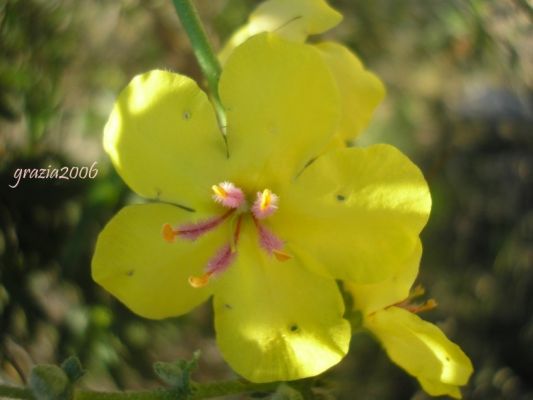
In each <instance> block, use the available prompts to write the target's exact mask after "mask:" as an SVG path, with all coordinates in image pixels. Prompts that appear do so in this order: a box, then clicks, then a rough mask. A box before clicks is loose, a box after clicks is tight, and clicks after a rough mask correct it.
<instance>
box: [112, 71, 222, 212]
mask: <svg viewBox="0 0 533 400" xmlns="http://www.w3.org/2000/svg"><path fill="white" fill-rule="evenodd" d="M104 148H105V150H106V151H107V153H108V154H109V155H110V157H111V160H112V161H113V164H114V165H115V168H116V169H117V171H118V173H119V174H120V176H121V177H122V178H123V179H124V181H125V182H126V183H127V184H128V185H129V186H130V187H131V188H132V189H133V190H134V191H135V192H137V193H138V194H139V195H141V196H143V197H147V198H158V199H161V200H165V201H172V202H176V203H179V204H181V205H184V206H187V207H192V208H195V207H198V206H199V205H200V204H202V202H205V201H206V200H210V193H211V192H210V188H211V185H213V184H215V183H218V182H220V181H221V180H222V177H224V174H223V171H224V167H225V164H226V162H227V160H226V150H225V145H224V140H223V137H222V134H221V133H220V130H219V129H218V125H217V120H216V117H215V113H214V111H213V108H212V106H211V104H210V103H209V100H208V98H207V96H206V94H205V93H204V92H203V91H202V90H200V88H199V87H198V86H197V85H196V83H195V82H194V81H193V80H191V79H189V78H187V77H185V76H183V75H178V74H174V73H171V72H166V71H157V70H154V71H150V72H147V73H145V74H142V75H138V76H136V77H135V78H133V80H132V81H131V82H130V83H129V84H128V86H127V87H126V88H125V89H124V90H123V91H122V93H121V94H120V96H119V97H118V99H117V101H116V103H115V106H114V107H113V111H112V112H111V116H110V117H109V120H108V122H107V124H106V126H105V130H104ZM209 203H211V202H209Z"/></svg>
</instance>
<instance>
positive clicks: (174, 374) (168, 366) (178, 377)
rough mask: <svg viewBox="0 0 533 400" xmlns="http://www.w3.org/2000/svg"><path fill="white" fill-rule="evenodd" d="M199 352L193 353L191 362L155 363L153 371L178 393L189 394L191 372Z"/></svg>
mask: <svg viewBox="0 0 533 400" xmlns="http://www.w3.org/2000/svg"><path fill="white" fill-rule="evenodd" d="M199 358H200V351H195V352H194V354H193V357H192V359H191V360H178V361H175V362H172V363H167V362H162V361H159V362H156V363H155V364H154V371H155V373H156V374H157V376H159V378H161V380H162V381H163V382H165V383H166V384H168V385H170V386H172V387H174V388H176V389H178V391H179V393H182V394H190V393H191V392H192V388H191V378H190V375H191V372H192V371H193V370H194V369H195V368H196V367H197V366H198V359H199Z"/></svg>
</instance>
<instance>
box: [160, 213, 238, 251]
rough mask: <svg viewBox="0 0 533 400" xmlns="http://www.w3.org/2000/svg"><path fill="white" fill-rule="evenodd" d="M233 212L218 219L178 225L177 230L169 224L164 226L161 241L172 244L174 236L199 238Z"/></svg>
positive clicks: (188, 238)
mask: <svg viewBox="0 0 533 400" xmlns="http://www.w3.org/2000/svg"><path fill="white" fill-rule="evenodd" d="M234 211H235V210H234V209H232V210H229V211H228V212H226V213H225V214H224V215H221V216H219V217H214V218H209V219H207V220H205V221H200V222H196V223H192V224H184V225H180V226H178V227H177V228H173V227H172V226H171V225H170V224H164V225H163V229H162V232H161V233H162V235H163V239H165V240H166V241H167V242H169V243H172V242H174V241H175V240H176V236H180V237H182V238H183V239H187V240H192V241H194V240H196V239H198V238H199V237H200V236H202V235H204V234H206V233H207V232H209V231H211V230H213V229H215V228H216V227H217V226H218V225H220V224H221V223H222V222H224V221H225V220H226V218H228V217H229V216H230V215H231V214H232V213H233V212H234Z"/></svg>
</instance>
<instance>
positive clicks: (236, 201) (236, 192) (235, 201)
mask: <svg viewBox="0 0 533 400" xmlns="http://www.w3.org/2000/svg"><path fill="white" fill-rule="evenodd" d="M211 189H213V193H214V194H213V200H215V201H216V202H217V203H220V204H222V205H223V206H224V207H227V208H239V207H240V206H241V205H242V204H243V203H244V201H245V197H244V193H243V191H242V190H241V189H239V188H238V187H237V186H235V185H234V184H233V183H231V182H222V183H220V184H218V185H213V186H212V187H211Z"/></svg>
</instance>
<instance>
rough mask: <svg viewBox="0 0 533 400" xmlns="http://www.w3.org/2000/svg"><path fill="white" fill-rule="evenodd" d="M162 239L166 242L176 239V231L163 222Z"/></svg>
mask: <svg viewBox="0 0 533 400" xmlns="http://www.w3.org/2000/svg"><path fill="white" fill-rule="evenodd" d="M161 234H162V235H163V239H165V241H166V242H168V243H173V242H174V241H175V240H176V236H177V233H176V231H175V230H174V229H173V228H172V226H171V225H170V224H164V225H163V229H162V230H161Z"/></svg>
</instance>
